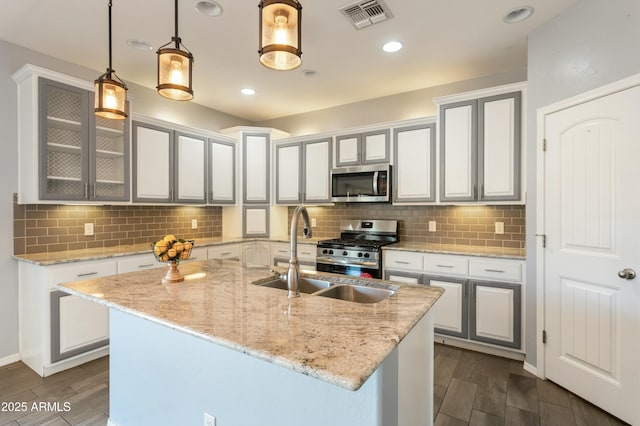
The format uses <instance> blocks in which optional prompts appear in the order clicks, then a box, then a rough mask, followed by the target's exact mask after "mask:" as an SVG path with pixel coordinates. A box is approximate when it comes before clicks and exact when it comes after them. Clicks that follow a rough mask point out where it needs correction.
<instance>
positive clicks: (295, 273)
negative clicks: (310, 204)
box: [285, 206, 311, 298]
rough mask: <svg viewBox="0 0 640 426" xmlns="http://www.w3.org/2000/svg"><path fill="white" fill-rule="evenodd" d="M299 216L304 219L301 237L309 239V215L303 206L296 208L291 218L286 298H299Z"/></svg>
mask: <svg viewBox="0 0 640 426" xmlns="http://www.w3.org/2000/svg"><path fill="white" fill-rule="evenodd" d="M300 215H302V218H303V219H304V228H303V229H302V236H303V237H304V238H311V225H310V223H311V222H310V221H309V213H308V212H307V209H306V207H305V206H298V207H296V210H295V211H294V212H293V217H292V218H291V230H290V234H291V235H290V238H291V257H290V258H289V269H288V270H287V275H286V278H285V279H286V280H287V288H288V290H289V292H288V293H287V296H288V297H289V298H292V297H300V283H299V268H298V220H299V219H300Z"/></svg>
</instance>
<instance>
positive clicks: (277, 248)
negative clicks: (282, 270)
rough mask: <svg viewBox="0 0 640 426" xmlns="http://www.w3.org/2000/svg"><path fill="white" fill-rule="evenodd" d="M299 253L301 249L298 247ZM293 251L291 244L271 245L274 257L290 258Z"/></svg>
mask: <svg viewBox="0 0 640 426" xmlns="http://www.w3.org/2000/svg"><path fill="white" fill-rule="evenodd" d="M298 252H300V247H298ZM290 253H291V250H290V249H289V244H287V243H271V255H272V256H273V257H287V258H288V257H289V255H290Z"/></svg>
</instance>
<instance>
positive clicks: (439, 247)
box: [382, 242, 526, 260]
mask: <svg viewBox="0 0 640 426" xmlns="http://www.w3.org/2000/svg"><path fill="white" fill-rule="evenodd" d="M382 249H383V250H400V251H419V252H424V253H439V254H458V255H466V256H483V257H501V258H507V259H517V260H525V258H526V256H525V249H519V248H509V247H488V246H463V245H455V244H434V243H406V242H399V243H395V244H390V245H388V246H384V247H383V248H382Z"/></svg>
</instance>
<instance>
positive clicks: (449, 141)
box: [440, 102, 477, 201]
mask: <svg viewBox="0 0 640 426" xmlns="http://www.w3.org/2000/svg"><path fill="white" fill-rule="evenodd" d="M474 106H475V102H472V103H466V104H464V105H460V106H453V107H445V108H443V111H442V112H441V115H442V116H441V122H442V119H443V118H444V126H443V128H442V129H440V131H441V132H443V134H442V143H441V146H440V149H441V155H442V157H443V158H442V161H441V164H440V167H441V168H442V170H441V178H442V182H441V194H440V198H441V199H442V200H443V201H448V200H462V201H469V200H474V199H475V198H476V187H475V184H476V159H477V157H476V153H475V143H476V137H475V134H476V111H475V107H474Z"/></svg>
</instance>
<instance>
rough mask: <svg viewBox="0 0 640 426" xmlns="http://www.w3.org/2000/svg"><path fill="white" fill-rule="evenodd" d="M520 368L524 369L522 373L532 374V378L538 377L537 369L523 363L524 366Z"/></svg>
mask: <svg viewBox="0 0 640 426" xmlns="http://www.w3.org/2000/svg"><path fill="white" fill-rule="evenodd" d="M522 368H523V369H524V371H527V372H529V373H531V374H533V375H534V376H536V377H538V369H537V368H536V367H535V366H534V365H531V364H529V363H528V362H526V361H525V362H524V364H523V365H522Z"/></svg>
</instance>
